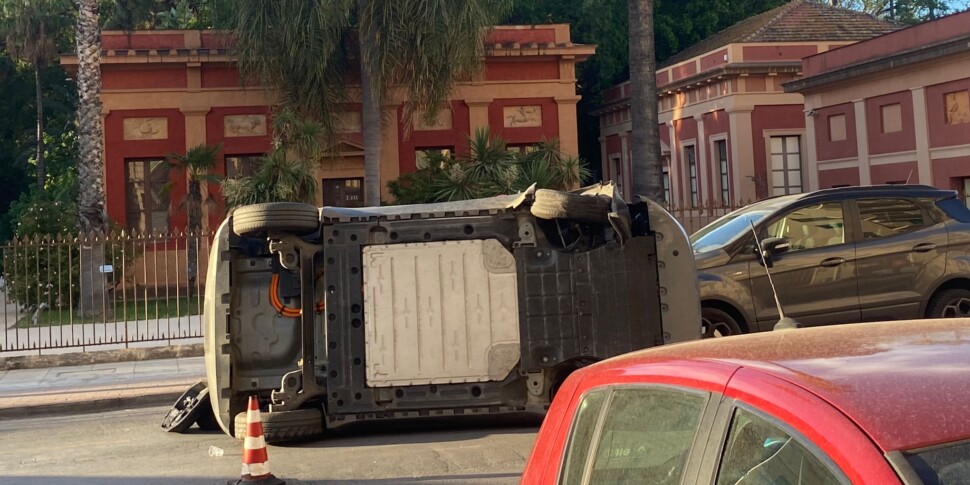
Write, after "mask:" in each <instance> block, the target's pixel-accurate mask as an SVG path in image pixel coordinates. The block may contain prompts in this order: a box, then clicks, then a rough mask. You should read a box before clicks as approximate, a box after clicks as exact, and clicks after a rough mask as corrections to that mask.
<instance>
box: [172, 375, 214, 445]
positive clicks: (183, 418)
mask: <svg viewBox="0 0 970 485" xmlns="http://www.w3.org/2000/svg"><path fill="white" fill-rule="evenodd" d="M212 422H215V414H213V412H212V404H210V402H209V388H208V386H207V385H206V382H205V381H204V380H202V381H199V382H197V383H195V384H194V385H192V387H190V388H189V389H188V390H187V391H185V392H184V393H182V395H181V396H179V398H178V399H177V400H176V401H175V404H173V405H172V408H171V409H169V411H168V414H166V415H165V417H164V418H163V419H162V429H164V430H165V431H168V432H169V433H185V432H186V431H188V430H189V428H191V427H192V425H193V424H195V423H199V427H200V428H202V429H204V430H211V429H212V428H211V427H209V426H210V423H212ZM216 427H218V423H216Z"/></svg>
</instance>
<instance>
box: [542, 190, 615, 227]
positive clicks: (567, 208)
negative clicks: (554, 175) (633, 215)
mask: <svg viewBox="0 0 970 485" xmlns="http://www.w3.org/2000/svg"><path fill="white" fill-rule="evenodd" d="M611 204H612V201H611V200H610V198H609V197H606V196H601V195H580V194H571V193H568V192H560V191H558V190H550V189H539V190H536V193H535V201H534V202H533V203H532V209H531V210H532V215H534V216H536V217H538V218H539V219H573V220H576V221H580V222H593V223H605V222H607V221H608V220H609V212H610V205H611Z"/></svg>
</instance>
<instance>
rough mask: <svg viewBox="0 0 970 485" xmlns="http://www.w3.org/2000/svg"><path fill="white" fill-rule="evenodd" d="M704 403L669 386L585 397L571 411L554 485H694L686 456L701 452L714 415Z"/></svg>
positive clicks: (701, 395) (706, 399)
mask: <svg viewBox="0 0 970 485" xmlns="http://www.w3.org/2000/svg"><path fill="white" fill-rule="evenodd" d="M710 401H711V398H710V394H709V393H705V392H700V391H696V390H689V389H684V388H679V387H674V386H617V387H610V388H599V389H594V390H592V391H590V392H588V393H586V395H585V396H583V398H582V401H580V403H579V404H578V405H577V406H576V411H575V413H576V414H575V415H574V418H573V422H572V426H571V428H570V431H569V437H568V439H567V442H566V449H565V451H564V453H563V460H562V463H561V468H560V471H559V476H558V478H557V480H556V482H555V483H557V484H560V485H586V484H593V485H596V484H603V485H623V484H642V483H651V484H661V485H663V484H679V483H694V477H695V474H696V471H697V463H696V460H694V461H695V462H694V463H693V465H692V460H693V458H692V454H696V455H699V454H700V452H702V451H703V447H704V445H705V444H706V441H707V430H709V429H710V426H711V422H712V421H713V412H714V411H716V405H714V406H713V407H709V403H710ZM705 415H707V416H708V417H707V419H705ZM695 450H699V451H697V452H696V453H695Z"/></svg>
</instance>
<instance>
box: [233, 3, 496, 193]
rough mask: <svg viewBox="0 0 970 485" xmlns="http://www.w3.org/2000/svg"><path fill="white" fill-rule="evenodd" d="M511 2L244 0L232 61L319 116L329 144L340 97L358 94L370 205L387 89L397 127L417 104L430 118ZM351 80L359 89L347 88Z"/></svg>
mask: <svg viewBox="0 0 970 485" xmlns="http://www.w3.org/2000/svg"><path fill="white" fill-rule="evenodd" d="M509 5H510V1H509V0H465V1H461V2H456V1H453V0H396V1H393V2H388V1H376V0H331V1H328V2H306V1H304V0H277V1H273V2H265V1H262V0H243V1H241V2H239V3H237V5H236V26H235V33H236V42H237V49H238V59H239V66H240V68H241V70H242V72H243V74H244V75H245V76H246V78H247V79H253V80H255V81H258V82H259V83H261V84H262V85H264V86H268V87H271V88H274V89H275V90H276V91H278V92H279V93H280V95H281V97H282V102H283V104H284V106H287V107H290V108H293V109H294V110H295V112H296V113H298V114H299V115H301V116H303V117H307V118H311V119H314V120H317V121H318V122H319V123H320V126H321V127H322V129H323V133H324V138H325V140H326V143H325V145H326V146H328V147H331V149H333V148H332V147H336V146H337V143H336V131H337V130H336V125H337V118H338V116H339V115H340V113H341V111H343V110H345V109H346V108H344V106H345V104H346V103H348V102H353V101H357V102H360V103H361V104H362V114H361V119H362V127H361V129H362V134H363V138H364V187H365V202H366V203H367V204H368V205H378V204H379V203H380V193H381V190H380V189H381V180H380V157H381V154H380V149H381V139H382V136H381V128H382V125H383V117H382V113H383V110H382V106H383V105H384V104H385V103H386V102H388V101H390V100H391V95H390V93H391V89H392V88H393V87H400V88H401V91H400V92H401V93H403V94H402V96H403V97H404V109H403V119H402V122H403V123H404V126H405V131H409V130H410V126H411V123H412V121H413V118H414V116H415V114H416V113H418V112H419V111H420V112H421V113H423V116H424V117H425V121H429V122H430V121H432V120H433V119H434V118H435V116H436V114H437V112H438V111H439V110H440V109H441V108H442V107H444V106H445V105H446V103H447V102H448V98H449V95H450V93H451V90H452V88H453V87H454V85H455V83H456V82H457V81H458V80H461V79H466V78H468V77H470V76H472V75H474V73H475V72H476V71H477V70H478V69H479V68H480V66H481V62H482V59H483V58H484V54H485V45H484V38H485V33H486V31H485V29H486V28H487V27H489V26H491V25H492V24H494V23H495V21H496V20H497V19H499V18H500V17H501V16H502V14H504V12H505V11H506V10H507V9H508V7H509ZM351 85H354V89H353V91H354V92H358V91H359V98H358V97H353V98H352V97H351V96H350V95H349V91H350V90H348V88H349V87H351ZM356 86H360V89H359V90H358V89H357V88H356Z"/></svg>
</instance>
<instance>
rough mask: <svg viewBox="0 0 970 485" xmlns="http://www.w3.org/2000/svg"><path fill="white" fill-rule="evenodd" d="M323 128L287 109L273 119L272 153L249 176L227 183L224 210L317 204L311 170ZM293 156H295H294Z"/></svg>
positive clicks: (233, 179) (318, 148)
mask: <svg viewBox="0 0 970 485" xmlns="http://www.w3.org/2000/svg"><path fill="white" fill-rule="evenodd" d="M322 129H323V128H322V126H321V124H320V123H317V122H315V121H311V120H307V119H305V118H301V117H300V116H298V115H297V114H296V113H295V112H293V111H292V110H290V109H283V110H280V111H278V112H277V113H276V115H275V116H274V117H273V133H274V138H273V150H272V151H271V152H270V153H269V154H268V155H266V156H265V157H263V159H262V160H261V161H260V164H259V167H258V168H257V169H256V172H255V173H254V174H253V175H251V176H246V177H238V178H232V179H226V180H224V181H223V182H222V195H223V197H225V200H226V207H227V208H233V207H239V206H243V205H248V204H259V203H262V202H305V203H308V204H313V203H315V202H316V193H317V181H316V178H315V173H314V167H315V165H316V162H317V160H319V158H320V155H321V153H322V152H323V149H322V147H321V145H320V138H321V132H322ZM294 155H295V156H294Z"/></svg>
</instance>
